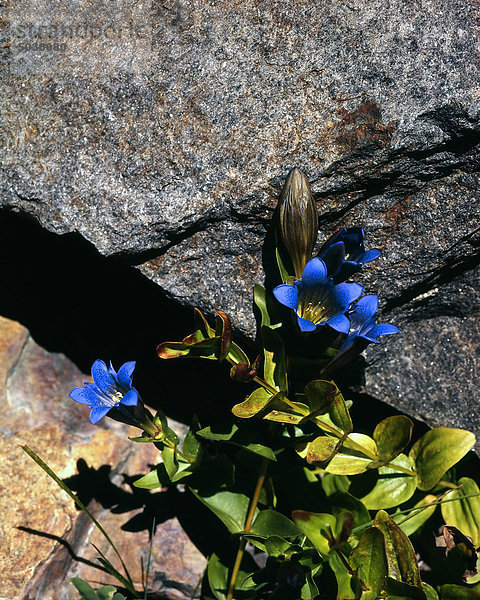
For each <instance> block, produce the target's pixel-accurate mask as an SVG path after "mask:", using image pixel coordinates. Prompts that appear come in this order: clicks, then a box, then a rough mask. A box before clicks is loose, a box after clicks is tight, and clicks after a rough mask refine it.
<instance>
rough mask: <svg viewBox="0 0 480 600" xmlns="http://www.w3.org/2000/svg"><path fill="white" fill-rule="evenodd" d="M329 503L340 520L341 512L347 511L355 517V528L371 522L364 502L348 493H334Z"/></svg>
mask: <svg viewBox="0 0 480 600" xmlns="http://www.w3.org/2000/svg"><path fill="white" fill-rule="evenodd" d="M329 502H330V504H331V507H332V514H333V515H334V516H335V517H337V518H338V515H339V514H340V513H341V512H345V511H347V512H349V513H350V514H351V515H352V516H353V519H354V525H355V527H358V526H360V525H363V524H365V523H368V522H370V521H371V519H370V513H369V512H368V510H367V508H366V506H365V505H364V504H363V502H361V501H360V500H359V499H358V498H355V496H352V495H351V494H349V493H348V492H334V493H333V494H331V495H330V497H329Z"/></svg>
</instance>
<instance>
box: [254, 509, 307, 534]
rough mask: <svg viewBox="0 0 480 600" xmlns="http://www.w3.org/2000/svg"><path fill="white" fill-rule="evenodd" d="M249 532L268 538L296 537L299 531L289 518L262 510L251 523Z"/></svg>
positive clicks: (272, 511)
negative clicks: (273, 536) (274, 536)
mask: <svg viewBox="0 0 480 600" xmlns="http://www.w3.org/2000/svg"><path fill="white" fill-rule="evenodd" d="M251 532H252V533H253V534H256V535H263V536H265V537H269V536H271V535H276V536H280V537H296V536H297V535H299V531H298V529H297V527H296V526H295V523H293V522H292V521H291V520H290V519H289V518H287V517H286V516H285V515H282V514H281V513H279V512H277V511H276V510H269V509H267V510H262V511H261V512H260V513H259V514H258V515H257V517H256V519H255V520H254V522H253V525H252V529H251Z"/></svg>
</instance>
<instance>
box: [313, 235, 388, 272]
mask: <svg viewBox="0 0 480 600" xmlns="http://www.w3.org/2000/svg"><path fill="white" fill-rule="evenodd" d="M364 239H365V234H364V232H363V229H362V228H361V227H349V228H347V229H346V228H345V227H342V228H341V229H339V230H338V231H337V232H336V233H334V234H333V235H332V236H331V237H330V238H329V239H328V240H327V241H326V242H325V243H324V244H323V246H322V247H321V248H320V251H319V253H318V256H319V258H321V259H322V260H323V261H324V262H325V264H326V265H327V271H328V274H329V275H330V277H332V278H333V281H334V283H341V282H342V281H345V280H346V279H348V278H349V277H351V276H352V275H353V274H354V273H357V272H358V271H360V269H361V268H362V266H363V265H364V264H365V263H368V262H371V261H372V260H375V259H376V258H378V257H379V256H381V254H382V253H381V252H380V250H377V249H376V248H372V249H371V250H367V251H366V250H365V247H364V245H363V240H364ZM345 259H346V260H345Z"/></svg>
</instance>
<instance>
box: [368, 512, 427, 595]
mask: <svg viewBox="0 0 480 600" xmlns="http://www.w3.org/2000/svg"><path fill="white" fill-rule="evenodd" d="M373 525H374V527H376V528H377V529H379V530H380V531H381V532H382V534H383V537H384V540H385V553H386V556H387V563H388V575H389V577H391V578H392V579H395V580H396V581H400V582H403V583H406V584H408V585H410V586H413V587H415V588H419V589H420V590H421V587H422V580H421V578H420V571H419V570H418V565H417V559H416V556H415V550H414V549H413V546H412V543H411V542H410V540H409V539H408V537H407V536H406V535H405V533H404V532H403V531H402V530H401V529H400V527H399V526H398V525H397V524H396V523H395V521H394V520H393V519H392V518H391V517H390V516H389V515H388V514H387V513H386V512H385V511H384V510H380V511H378V513H377V514H376V516H375V520H374V522H373Z"/></svg>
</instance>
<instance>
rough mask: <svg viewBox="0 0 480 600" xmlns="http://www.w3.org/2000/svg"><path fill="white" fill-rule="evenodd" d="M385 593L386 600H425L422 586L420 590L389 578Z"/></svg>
mask: <svg viewBox="0 0 480 600" xmlns="http://www.w3.org/2000/svg"><path fill="white" fill-rule="evenodd" d="M385 591H386V593H387V600H426V595H425V592H424V590H423V584H422V589H420V588H417V587H415V586H412V585H409V584H408V583H405V582H402V581H397V580H395V579H392V578H391V577H389V578H388V579H387V585H386V586H385Z"/></svg>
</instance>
